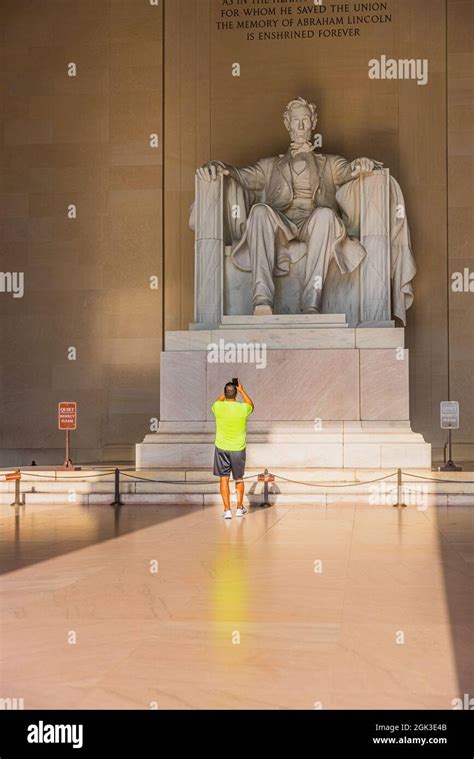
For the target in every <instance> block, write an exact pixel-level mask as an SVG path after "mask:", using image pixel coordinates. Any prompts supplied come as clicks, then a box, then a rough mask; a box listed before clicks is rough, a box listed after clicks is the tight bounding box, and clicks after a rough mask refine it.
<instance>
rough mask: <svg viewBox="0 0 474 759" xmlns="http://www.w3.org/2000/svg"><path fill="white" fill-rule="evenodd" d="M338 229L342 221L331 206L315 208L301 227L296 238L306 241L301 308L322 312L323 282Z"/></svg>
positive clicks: (338, 237) (337, 237)
mask: <svg viewBox="0 0 474 759" xmlns="http://www.w3.org/2000/svg"><path fill="white" fill-rule="evenodd" d="M341 232H342V233H343V225H342V221H341V220H340V219H339V217H338V216H337V214H336V213H335V212H334V211H333V210H332V208H316V209H315V210H314V211H313V213H312V214H311V216H310V217H309V218H308V219H307V220H306V221H305V223H304V225H303V227H302V228H301V230H300V234H299V238H300V239H301V240H304V241H305V242H306V244H307V254H306V270H305V278H304V285H303V292H302V296H301V310H302V311H311V310H317V311H319V312H320V311H321V303H322V296H323V286H324V282H325V280H326V275H327V273H328V268H329V264H330V262H331V258H332V257H333V255H334V248H335V246H336V242H337V240H339V239H340V238H341Z"/></svg>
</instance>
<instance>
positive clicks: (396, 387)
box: [360, 349, 410, 421]
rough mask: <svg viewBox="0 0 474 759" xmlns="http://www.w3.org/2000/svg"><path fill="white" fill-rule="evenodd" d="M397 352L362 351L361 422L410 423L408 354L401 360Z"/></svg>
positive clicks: (406, 352) (405, 352)
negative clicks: (389, 421)
mask: <svg viewBox="0 0 474 759" xmlns="http://www.w3.org/2000/svg"><path fill="white" fill-rule="evenodd" d="M399 355H400V353H399V351H398V350H396V349H393V350H391V349H386V350H361V351H360V413H361V419H362V420H364V421H369V420H375V421H377V420H380V421H382V420H387V421H388V420H407V419H409V418H410V417H409V413H410V411H409V391H408V351H407V350H404V351H403V354H402V355H403V357H404V358H403V359H400V358H397V356H399Z"/></svg>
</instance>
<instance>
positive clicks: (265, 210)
mask: <svg viewBox="0 0 474 759" xmlns="http://www.w3.org/2000/svg"><path fill="white" fill-rule="evenodd" d="M269 218H271V208H270V207H269V206H267V205H265V203H256V204H255V205H254V206H252V208H251V209H250V214H249V221H251V220H253V221H267V220H268V219H269Z"/></svg>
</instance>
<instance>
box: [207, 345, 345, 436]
mask: <svg viewBox="0 0 474 759" xmlns="http://www.w3.org/2000/svg"><path fill="white" fill-rule="evenodd" d="M232 377H239V379H240V380H241V382H242V384H243V386H244V387H245V389H246V390H247V391H248V393H249V394H250V396H251V398H252V400H253V401H254V403H255V411H254V413H253V414H252V419H253V420H259V419H261V420H275V421H276V420H289V421H291V420H311V421H313V420H314V419H328V420H334V421H344V420H345V419H353V420H358V419H360V416H359V352H358V351H356V350H298V351H295V350H271V351H267V353H266V366H265V368H260V369H259V368H257V366H256V365H255V364H243V363H241V364H222V363H219V364H208V366H207V382H208V391H207V418H208V419H211V418H212V412H211V405H212V402H213V401H214V400H215V398H216V397H217V396H218V395H219V394H220V393H221V392H222V391H223V388H224V385H225V383H226V382H228V381H229V380H230V379H231V378H232Z"/></svg>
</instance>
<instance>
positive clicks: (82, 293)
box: [0, 0, 163, 466]
mask: <svg viewBox="0 0 474 759" xmlns="http://www.w3.org/2000/svg"><path fill="white" fill-rule="evenodd" d="M0 12H1V14H2V22H3V23H2V24H1V40H0V43H1V44H0V47H1V53H0V54H1V61H0V77H1V88H2V105H3V109H2V114H1V119H2V127H3V128H2V130H1V132H0V134H1V137H0V139H1V143H0V153H1V172H0V174H1V180H2V186H1V193H2V194H1V202H0V207H1V215H2V229H1V261H2V265H1V268H2V271H4V272H10V271H11V272H18V271H21V272H24V277H25V293H24V297H23V298H17V299H13V297H12V295H11V294H9V293H0V340H1V343H0V352H1V363H0V393H1V401H2V403H1V407H2V423H1V425H0V449H1V450H0V466H1V465H10V464H14V463H22V464H29V463H30V461H31V459H33V458H34V459H36V460H37V462H38V463H62V460H63V458H62V456H63V453H62V451H61V450H59V448H60V447H61V446H63V445H64V433H60V432H58V431H57V430H56V418H57V416H56V414H57V411H56V404H57V402H58V401H61V400H75V401H77V403H78V409H79V428H78V431H77V432H75V433H73V434H72V445H73V452H74V458H75V459H76V460H82V461H84V460H86V461H87V460H89V461H91V460H97V459H100V458H102V457H108V458H114V459H119V460H123V459H131V458H132V457H133V455H134V450H133V445H134V443H136V441H137V440H139V439H141V438H142V437H143V434H144V432H146V431H147V430H148V429H149V424H150V422H149V420H150V417H153V416H157V415H158V412H159V382H158V378H159V356H160V350H161V348H162V345H163V343H162V289H161V285H162V255H161V251H162V239H161V237H162V191H161V188H162V158H161V155H162V90H163V86H162V72H163V67H162V29H163V25H162V13H163V9H162V4H159V6H158V7H156V6H154V7H153V6H151V5H150V4H149V3H147V2H143V3H142V2H136V0H100V1H98V0H80V2H77V1H76V0H61V2H57V0H41V2H33V3H32V2H29V0H3V1H2V3H1V9H0ZM71 62H73V63H75V64H76V66H77V75H76V76H75V77H69V76H68V75H67V67H68V64H69V63H71ZM153 132H155V133H157V134H158V136H159V140H160V141H159V147H158V148H152V147H151V146H150V134H151V133H153ZM70 204H75V205H76V208H77V218H76V219H70V218H68V214H67V210H68V206H69V205H70ZM152 276H158V277H159V279H160V282H159V288H158V289H157V290H152V289H150V277H152ZM71 347H73V348H75V349H76V360H69V356H68V349H69V348H71ZM69 355H71V354H69Z"/></svg>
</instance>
